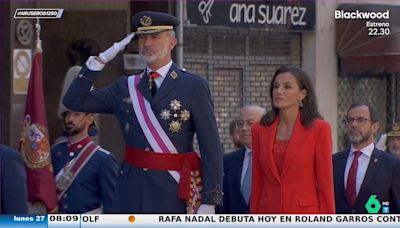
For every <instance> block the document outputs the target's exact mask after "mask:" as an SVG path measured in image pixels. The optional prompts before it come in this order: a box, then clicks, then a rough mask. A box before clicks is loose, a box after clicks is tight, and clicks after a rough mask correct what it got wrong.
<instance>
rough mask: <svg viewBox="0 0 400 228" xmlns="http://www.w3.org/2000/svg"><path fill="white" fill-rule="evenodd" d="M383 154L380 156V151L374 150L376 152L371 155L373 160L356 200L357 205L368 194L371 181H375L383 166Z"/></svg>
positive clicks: (370, 162)
mask: <svg viewBox="0 0 400 228" xmlns="http://www.w3.org/2000/svg"><path fill="white" fill-rule="evenodd" d="M381 156H382V155H381V154H379V151H378V150H377V149H374V151H373V152H372V154H371V159H370V160H369V164H368V168H367V172H366V173H365V177H364V180H363V182H362V184H361V187H360V191H359V193H358V195H357V198H356V204H357V201H358V199H361V198H362V196H363V195H364V194H366V193H367V192H366V191H367V187H368V186H369V185H370V183H371V181H372V180H373V179H374V177H375V175H376V174H377V173H378V169H379V167H380V165H381V163H382V162H381Z"/></svg>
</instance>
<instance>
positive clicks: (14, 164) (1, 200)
mask: <svg viewBox="0 0 400 228" xmlns="http://www.w3.org/2000/svg"><path fill="white" fill-rule="evenodd" d="M0 168H1V170H0V173H1V176H0V177H1V178H0V181H1V183H0V209H1V210H0V212H1V214H27V213H28V191H27V186H26V172H25V167H24V163H23V161H22V156H21V153H19V152H18V151H16V150H14V149H12V148H10V147H6V146H3V145H0Z"/></svg>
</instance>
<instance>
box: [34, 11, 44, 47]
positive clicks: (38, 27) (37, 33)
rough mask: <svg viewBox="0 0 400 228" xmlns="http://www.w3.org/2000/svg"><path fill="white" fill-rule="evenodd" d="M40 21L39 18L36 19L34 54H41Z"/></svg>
mask: <svg viewBox="0 0 400 228" xmlns="http://www.w3.org/2000/svg"><path fill="white" fill-rule="evenodd" d="M40 29H41V27H40V21H39V18H38V17H37V18H36V48H35V52H39V53H42V52H43V51H42V40H41V39H40Z"/></svg>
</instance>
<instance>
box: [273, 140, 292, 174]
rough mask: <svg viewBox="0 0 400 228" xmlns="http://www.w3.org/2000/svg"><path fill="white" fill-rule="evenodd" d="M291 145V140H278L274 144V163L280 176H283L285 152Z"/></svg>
mask: <svg viewBox="0 0 400 228" xmlns="http://www.w3.org/2000/svg"><path fill="white" fill-rule="evenodd" d="M288 145H289V140H278V139H276V140H275V142H274V149H273V150H274V151H273V152H274V161H275V166H276V168H277V169H278V172H279V175H281V174H282V168H283V162H284V161H285V152H286V149H287V147H288Z"/></svg>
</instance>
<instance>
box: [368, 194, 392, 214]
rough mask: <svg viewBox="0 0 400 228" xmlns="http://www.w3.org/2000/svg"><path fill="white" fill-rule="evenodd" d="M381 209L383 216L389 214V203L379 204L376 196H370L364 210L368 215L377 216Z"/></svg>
mask: <svg viewBox="0 0 400 228" xmlns="http://www.w3.org/2000/svg"><path fill="white" fill-rule="evenodd" d="M381 208H382V213H383V214H389V212H390V210H389V201H383V202H382V204H381V203H380V202H379V200H378V199H377V198H376V195H371V196H370V197H369V199H368V201H367V203H366V204H365V209H367V211H368V213H369V214H377V213H378V212H379V210H380V209H381Z"/></svg>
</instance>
